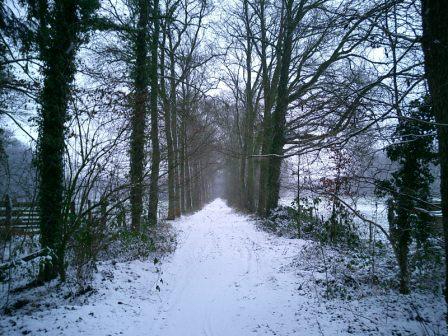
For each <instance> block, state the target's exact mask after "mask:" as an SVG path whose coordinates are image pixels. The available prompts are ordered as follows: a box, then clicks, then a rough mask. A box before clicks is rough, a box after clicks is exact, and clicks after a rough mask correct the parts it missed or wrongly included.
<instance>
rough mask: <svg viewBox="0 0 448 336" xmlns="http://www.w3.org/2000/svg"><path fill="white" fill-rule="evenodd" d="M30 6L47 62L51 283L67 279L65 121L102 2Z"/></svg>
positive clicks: (42, 150) (43, 121)
mask: <svg viewBox="0 0 448 336" xmlns="http://www.w3.org/2000/svg"><path fill="white" fill-rule="evenodd" d="M28 5H29V12H28V16H29V18H30V19H31V20H35V21H37V22H38V28H37V32H36V40H37V45H38V51H39V54H40V59H41V61H42V63H43V77H44V83H43V88H42V92H41V94H40V104H41V108H40V120H39V151H38V165H39V178H40V179H39V211H40V229H41V244H42V247H47V248H49V249H51V250H52V251H53V252H54V255H55V256H56V258H57V259H56V262H54V261H53V262H47V263H45V264H44V266H43V268H42V270H41V273H40V278H41V279H42V280H49V279H51V278H54V277H55V276H56V275H57V273H59V274H60V275H61V278H64V271H65V265H64V258H65V255H64V254H65V251H64V244H62V242H61V238H62V234H63V230H64V225H63V218H62V208H63V204H62V202H63V193H64V162H63V155H64V149H65V122H66V121H67V118H68V104H69V100H70V96H71V84H72V82H73V79H74V76H75V72H76V64H75V57H76V52H77V51H78V48H79V46H80V44H81V42H82V40H83V37H84V35H83V33H84V32H85V31H86V30H87V29H88V23H89V19H90V18H91V16H92V14H93V13H94V12H95V10H96V9H97V8H98V2H97V1H96V0H92V1H79V0H56V1H54V2H51V3H50V2H47V1H28Z"/></svg>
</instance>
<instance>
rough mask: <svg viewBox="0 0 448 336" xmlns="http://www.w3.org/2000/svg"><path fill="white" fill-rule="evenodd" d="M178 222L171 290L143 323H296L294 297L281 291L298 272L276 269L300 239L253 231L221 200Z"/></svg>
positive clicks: (205, 331)
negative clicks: (154, 315) (179, 232)
mask: <svg viewBox="0 0 448 336" xmlns="http://www.w3.org/2000/svg"><path fill="white" fill-rule="evenodd" d="M179 224H180V225H181V228H182V230H183V233H184V234H183V235H181V238H180V244H179V247H178V249H177V251H176V252H175V255H174V256H173V259H172V261H171V262H170V263H167V264H166V265H165V266H164V267H163V271H164V274H163V275H162V278H163V279H164V281H165V284H166V288H167V291H168V292H169V293H167V294H166V296H165V297H164V300H163V302H162V304H161V307H160V315H159V316H157V318H156V319H155V322H154V323H153V324H151V325H149V326H148V327H149V335H166V336H171V335H172V336H175V335H179V332H180V331H182V335H208V336H211V335H247V334H250V333H251V332H257V330H259V329H262V330H263V329H266V330H270V329H271V330H272V331H273V330H275V331H279V330H282V332H281V333H280V334H281V335H286V332H287V331H291V330H286V329H289V328H286V327H287V325H292V324H294V323H291V322H292V321H294V320H295V319H294V311H293V310H292V309H291V303H292V301H294V300H295V299H294V296H293V295H291V294H292V293H288V294H287V295H284V293H282V291H283V290H285V289H286V288H288V289H290V288H291V285H292V284H294V283H295V281H297V279H296V277H294V276H290V275H288V274H285V273H280V272H279V269H280V268H281V266H282V264H284V263H289V262H290V261H291V258H292V257H293V256H294V255H296V254H297V249H298V246H297V245H298V244H299V243H298V242H297V241H295V242H294V241H291V240H288V241H287V242H286V244H284V243H285V242H283V244H278V243H277V242H278V238H274V237H270V236H269V235H268V234H266V233H263V232H260V231H257V230H256V229H255V227H254V224H253V223H252V222H250V221H248V218H247V217H246V216H242V215H238V214H236V213H235V212H234V211H233V210H232V209H230V208H229V207H227V206H226V205H225V203H224V202H223V201H221V200H216V201H214V202H213V203H211V204H209V205H208V206H206V208H205V209H204V210H202V211H200V212H199V213H197V214H195V215H193V216H191V217H189V218H188V219H187V220H186V221H184V222H179ZM285 285H286V287H284V286H285ZM285 323H287V325H285ZM270 334H272V333H270Z"/></svg>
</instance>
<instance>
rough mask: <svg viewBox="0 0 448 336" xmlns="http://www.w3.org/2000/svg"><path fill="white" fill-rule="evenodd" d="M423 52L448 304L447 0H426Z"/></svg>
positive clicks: (423, 2) (447, 300) (423, 19)
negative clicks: (437, 170)
mask: <svg viewBox="0 0 448 336" xmlns="http://www.w3.org/2000/svg"><path fill="white" fill-rule="evenodd" d="M422 21H423V39H422V42H423V52H424V54H425V72H426V78H427V81H428V87H429V92H430V95H431V101H432V106H433V111H434V116H435V119H436V122H437V132H438V139H439V161H440V172H441V174H440V192H441V195H442V216H443V232H444V238H445V272H446V279H445V300H446V302H447V304H448V290H447V288H448V257H447V256H448V243H447V242H448V126H447V125H448V62H447V60H448V6H447V4H446V1H443V0H422Z"/></svg>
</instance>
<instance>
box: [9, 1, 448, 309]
mask: <svg viewBox="0 0 448 336" xmlns="http://www.w3.org/2000/svg"><path fill="white" fill-rule="evenodd" d="M445 7H446V6H445V5H444V2H443V1H434V0H431V1H430V0H423V1H413V0H396V1H382V0H371V1H361V0H359V1H358V0H351V1H346V0H340V1H328V0H281V1H266V0H238V1H236V2H234V3H231V4H221V5H220V6H218V4H213V3H211V2H208V1H203V0H163V1H160V0H149V1H148V0H133V1H116V2H114V1H99V0H66V1H62V0H53V1H47V0H39V1H36V0H28V1H23V2H5V1H2V2H0V10H1V17H0V29H1V36H2V42H3V43H2V44H1V46H0V54H1V55H0V57H1V63H0V65H1V68H0V76H1V77H0V90H1V91H0V99H1V100H0V107H1V111H2V117H3V118H5V120H10V122H13V123H14V124H15V127H17V128H19V129H20V130H21V131H22V132H24V133H26V134H27V136H30V137H31V138H33V135H32V134H29V131H28V126H29V125H31V126H33V125H34V126H35V127H37V129H38V137H37V139H34V140H32V141H33V143H34V144H35V148H36V164H37V171H38V198H37V199H38V202H37V203H38V207H39V211H40V220H41V245H42V247H45V248H49V249H50V250H51V251H53V253H54V255H55V262H51V263H50V262H49V263H46V264H45V265H44V266H43V267H42V269H41V271H40V274H39V278H40V279H41V280H43V281H46V280H49V279H52V278H54V277H55V276H57V275H60V276H61V278H64V273H65V269H66V267H67V262H66V260H67V255H66V253H67V251H66V249H67V246H68V244H69V241H70V237H71V236H72V235H73V234H74V232H76V231H79V230H80V229H81V228H82V227H83V225H84V224H83V223H84V222H85V221H84V220H83V218H85V217H86V216H87V215H88V213H89V211H90V210H92V209H94V208H100V207H103V208H104V207H106V208H107V210H108V211H110V213H111V214H112V213H114V210H115V209H117V208H120V207H128V209H127V210H128V211H126V214H127V216H128V217H129V223H130V225H129V228H128V230H129V231H130V232H133V233H141V232H145V230H147V228H148V227H150V228H153V229H154V228H157V221H158V220H160V216H159V212H160V209H159V206H160V204H161V202H160V199H161V198H162V199H165V198H166V200H167V209H166V218H167V219H169V220H172V219H175V218H177V217H179V216H180V215H182V214H186V213H190V212H192V211H195V210H197V209H200V208H201V206H202V205H203V204H205V203H206V202H207V201H208V200H210V199H211V197H213V196H214V195H215V194H216V192H215V191H216V190H213V189H214V188H213V186H214V185H216V184H215V183H214V181H215V179H216V176H217V174H218V173H221V174H222V175H223V176H224V181H225V182H224V185H225V188H224V189H225V192H224V193H225V197H226V199H227V200H228V202H229V203H230V204H231V205H233V206H235V207H236V208H238V209H240V210H243V211H247V212H251V213H254V214H257V215H258V216H260V217H264V218H266V217H269V216H270V215H271V214H272V213H273V212H274V211H275V209H276V208H277V207H278V205H279V199H280V198H281V190H282V185H281V183H282V181H284V180H285V179H284V178H283V177H282V174H283V175H284V167H285V165H286V164H287V163H288V162H289V161H290V160H292V159H294V158H296V159H297V166H298V167H297V172H296V175H297V180H298V185H297V186H296V187H295V188H296V191H297V194H298V196H297V197H296V202H297V203H298V204H299V206H298V209H299V210H300V209H301V208H300V200H301V198H300V190H301V188H305V187H306V186H302V185H301V183H300V174H302V173H303V170H304V169H305V168H306V167H305V164H304V163H303V161H302V160H301V158H306V157H308V156H309V155H311V154H313V153H323V152H325V151H326V152H327V153H330V154H328V158H329V162H330V161H331V162H333V163H334V165H335V167H336V168H335V175H337V176H336V177H335V178H333V179H332V180H329V179H327V180H320V181H318V183H317V184H319V183H320V185H319V188H318V190H317V191H318V192H319V193H326V194H327V195H329V196H330V197H331V198H332V200H333V201H334V202H336V201H337V202H338V203H337V204H338V205H337V206H336V205H335V206H334V207H333V212H335V211H336V210H335V209H337V208H338V207H339V206H343V205H344V204H345V203H344V202H345V201H344V198H343V197H341V195H342V194H343V189H344V188H345V185H346V182H347V177H346V176H345V175H344V174H345V173H344V166H347V165H349V163H350V162H351V161H353V160H354V157H355V156H356V155H357V158H358V159H359V160H360V161H362V160H364V161H366V160H367V159H366V158H367V155H364V154H363V153H365V152H366V151H365V150H366V149H368V148H369V147H372V149H374V147H375V146H376V145H378V144H379V145H378V146H380V145H385V146H383V147H387V150H386V151H385V152H386V154H387V156H388V158H389V159H390V161H392V162H394V163H395V168H394V171H393V172H392V174H389V176H388V177H387V178H372V177H371V176H367V175H365V174H363V173H365V172H366V171H370V170H371V169H370V168H369V169H367V168H365V167H367V166H365V165H364V166H362V167H364V168H365V169H364V168H362V169H361V168H359V169H358V172H357V175H356V178H357V179H359V180H362V181H363V182H365V183H370V184H372V185H374V186H375V188H376V189H377V194H380V195H382V197H388V201H387V202H388V207H389V211H390V218H389V226H390V229H389V230H384V229H382V230H383V233H384V234H385V235H386V236H387V237H388V239H389V240H390V242H391V245H392V247H393V250H394V253H395V255H396V259H397V262H398V265H399V269H400V291H401V292H402V293H406V292H409V276H410V275H409V271H408V263H409V260H408V259H409V245H410V242H411V240H412V239H413V237H414V236H413V235H414V233H413V230H414V227H418V225H420V224H422V223H425V221H427V219H424V215H422V216H421V218H420V217H419V218H420V219H418V220H417V222H415V221H414V219H413V218H414V217H413V214H412V211H414V210H413V209H414V208H424V207H425V204H427V203H429V198H430V192H429V188H430V184H431V181H432V179H433V177H432V172H431V171H430V170H429V165H430V164H432V163H438V164H439V166H440V172H441V176H440V189H441V191H440V195H441V211H442V218H443V221H442V222H443V239H444V240H445V241H446V239H447V238H448V219H447V216H448V191H447V188H448V182H447V179H448V177H447V165H448V161H447V155H448V154H447V152H448V149H447V141H448V140H447V126H446V125H447V121H448V120H447V118H448V112H447V111H446V109H447V106H448V104H447V102H446V97H447V96H448V95H447V92H446V90H447V87H448V86H447V85H446V83H447V79H446V78H448V74H447V65H446V60H447V59H448V56H447V47H446V46H447V45H448V41H447V38H448V37H447V36H448V32H447V22H448V17H447V16H448V14H447V9H446V8H445ZM27 106H28V107H27ZM36 107H37V111H38V117H37V118H34V119H32V120H31V121H28V120H26V121H24V116H27V114H26V113H27V111H28V112H29V111H31V110H33V109H36ZM27 109H28V110H27ZM434 137H436V138H437V142H435V141H434V140H433V139H434ZM435 143H437V144H436V145H435ZM380 147H381V146H380ZM348 153H351V154H350V155H349V154H348ZM359 167H361V165H360V166H359ZM397 167H398V168H397ZM363 169H364V171H362V170H363ZM389 173H390V172H389ZM352 175H353V174H352ZM352 177H354V175H353V176H352ZM302 180H303V178H302ZM312 182H313V183H311V184H310V185H311V187H312V188H314V187H316V183H314V182H316V181H312ZM311 187H310V188H311ZM334 204H336V203H334ZM352 210H353V209H352ZM411 210H412V211H411ZM352 212H354V213H355V215H357V216H359V217H362V216H361V215H360V214H359V213H358V212H356V210H355V211H352ZM73 214H75V217H76V218H75V219H73V218H72V217H73ZM415 223H417V224H415ZM418 223H420V224H418ZM371 224H372V223H371ZM373 224H375V223H373ZM422 225H423V224H422ZM420 226H421V225H420ZM379 229H381V228H379ZM417 231H418V232H420V233H418V234H416V236H415V237H417V236H418V239H420V238H422V237H423V238H424V237H425V233H424V230H420V231H419V230H417ZM417 231H416V232H417ZM415 237H414V238H415ZM444 248H445V255H446V253H447V252H448V247H447V244H445V247H444ZM446 263H447V258H445V267H446V266H447V265H448V264H446ZM446 268H447V267H446ZM446 276H447V277H446V282H447V283H448V272H447V273H446ZM446 298H447V301H448V294H446Z"/></svg>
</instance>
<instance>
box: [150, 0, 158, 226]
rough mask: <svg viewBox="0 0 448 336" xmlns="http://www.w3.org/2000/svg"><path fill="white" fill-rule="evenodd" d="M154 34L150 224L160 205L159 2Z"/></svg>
mask: <svg viewBox="0 0 448 336" xmlns="http://www.w3.org/2000/svg"><path fill="white" fill-rule="evenodd" d="M152 16H153V32H152V36H151V64H150V71H149V78H150V85H151V101H150V110H151V143H152V162H151V181H150V185H149V209H148V215H149V223H150V225H156V224H157V208H158V204H159V168H160V145H159V108H158V104H157V101H158V90H159V82H158V78H159V77H158V73H157V69H158V50H159V32H160V21H159V20H160V19H159V0H153V2H152Z"/></svg>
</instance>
